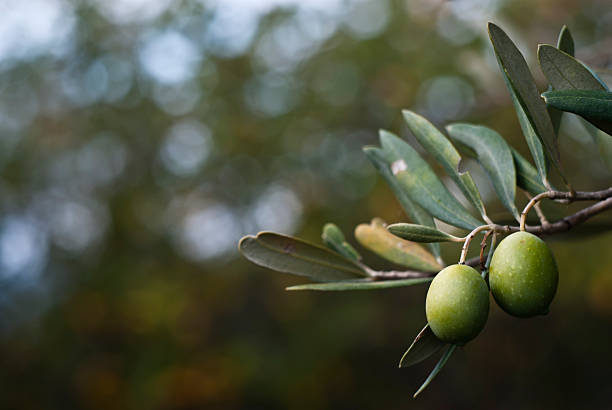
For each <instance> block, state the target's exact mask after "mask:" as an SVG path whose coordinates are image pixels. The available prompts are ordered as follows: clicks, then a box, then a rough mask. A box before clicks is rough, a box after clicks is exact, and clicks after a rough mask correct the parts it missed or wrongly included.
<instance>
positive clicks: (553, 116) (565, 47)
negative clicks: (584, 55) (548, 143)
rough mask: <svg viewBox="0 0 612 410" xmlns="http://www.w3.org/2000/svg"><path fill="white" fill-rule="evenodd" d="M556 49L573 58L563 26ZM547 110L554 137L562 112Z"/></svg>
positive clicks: (557, 131)
mask: <svg viewBox="0 0 612 410" xmlns="http://www.w3.org/2000/svg"><path fill="white" fill-rule="evenodd" d="M557 48H558V49H559V50H561V51H563V52H565V53H567V54H569V55H571V56H572V57H573V56H574V39H573V38H572V34H571V33H570V31H569V29H568V28H567V26H563V27H562V28H561V31H560V32H559V38H558V39H557ZM548 90H549V91H550V90H552V86H551V85H549V86H548ZM547 108H548V114H549V115H550V121H551V122H552V125H553V129H554V131H555V135H559V126H560V125H561V117H562V115H563V111H559V110H555V109H554V108H552V107H547Z"/></svg>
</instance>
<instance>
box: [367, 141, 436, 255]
mask: <svg viewBox="0 0 612 410" xmlns="http://www.w3.org/2000/svg"><path fill="white" fill-rule="evenodd" d="M363 152H364V153H365V154H366V156H367V157H368V159H369V160H370V162H372V164H373V165H374V168H376V170H377V171H378V172H379V173H380V174H381V175H382V176H383V178H384V179H385V182H387V184H388V185H389V187H391V190H392V191H393V193H394V194H395V197H396V198H397V200H398V201H399V203H400V205H401V206H402V208H403V209H404V211H405V212H406V213H407V214H408V216H409V217H410V219H412V221H413V222H416V223H418V224H420V225H426V226H431V227H435V226H436V225H435V223H434V220H433V218H432V217H431V215H430V214H429V212H427V211H426V210H424V209H423V208H422V207H421V206H420V205H418V204H417V203H416V202H414V201H413V200H411V199H410V197H409V196H408V194H407V193H406V192H405V191H404V189H403V188H402V187H401V186H400V184H399V181H398V180H397V179H395V177H394V176H393V174H392V173H391V164H392V163H393V162H394V161H395V160H397V159H398V157H397V156H396V155H395V153H394V152H392V153H388V154H387V155H385V153H384V152H383V150H382V149H381V148H377V147H363ZM428 246H429V248H430V249H431V251H432V252H433V254H434V255H435V256H436V257H437V258H439V257H440V245H438V244H437V243H430V244H429V245H428Z"/></svg>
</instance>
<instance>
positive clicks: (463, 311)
mask: <svg viewBox="0 0 612 410" xmlns="http://www.w3.org/2000/svg"><path fill="white" fill-rule="evenodd" d="M425 313H426V315H427V322H428V323H429V327H431V330H432V331H433V332H434V334H435V335H436V336H437V337H438V339H440V340H442V341H444V342H448V343H466V342H468V341H470V340H472V339H473V338H475V337H476V336H477V335H478V333H480V331H481V330H482V328H483V327H484V325H485V323H486V322H487V317H488V316H489V289H488V288H487V284H486V283H485V281H484V279H483V278H482V277H481V276H480V273H478V272H477V271H476V270H475V269H474V268H471V267H469V266H467V265H451V266H448V267H446V268H444V269H442V270H441V271H440V273H438V274H437V275H436V277H435V278H434V280H433V281H432V282H431V285H430V286H429V290H428V291H427V299H426V301H425Z"/></svg>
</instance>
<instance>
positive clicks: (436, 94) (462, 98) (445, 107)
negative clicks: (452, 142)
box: [420, 77, 474, 122]
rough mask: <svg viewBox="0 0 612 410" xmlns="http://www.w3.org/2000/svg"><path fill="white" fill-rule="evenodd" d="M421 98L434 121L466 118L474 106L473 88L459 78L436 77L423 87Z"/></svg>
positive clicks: (428, 115) (428, 114) (429, 116)
mask: <svg viewBox="0 0 612 410" xmlns="http://www.w3.org/2000/svg"><path fill="white" fill-rule="evenodd" d="M420 93H421V98H420V99H422V100H424V101H422V103H424V105H425V108H426V110H427V114H426V116H427V117H428V118H430V119H431V120H433V121H438V122H442V121H447V120H452V119H456V118H459V117H463V116H465V115H466V114H467V113H469V111H470V109H471V108H472V106H473V104H474V90H473V88H472V86H471V85H470V84H469V83H468V82H466V81H465V80H462V79H461V78H459V77H436V78H434V79H433V80H430V81H427V82H426V83H425V84H424V85H423V86H422V87H421V92H420Z"/></svg>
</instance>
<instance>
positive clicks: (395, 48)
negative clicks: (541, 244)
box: [0, 0, 612, 409]
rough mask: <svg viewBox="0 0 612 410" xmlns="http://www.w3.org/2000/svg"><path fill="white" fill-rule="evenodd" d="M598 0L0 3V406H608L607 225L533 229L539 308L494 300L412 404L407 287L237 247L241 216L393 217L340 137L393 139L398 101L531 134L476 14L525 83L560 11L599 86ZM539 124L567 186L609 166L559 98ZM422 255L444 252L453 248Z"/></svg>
mask: <svg viewBox="0 0 612 410" xmlns="http://www.w3.org/2000/svg"><path fill="white" fill-rule="evenodd" d="M609 6H610V3H609V1H605V0H600V1H581V0H562V1H553V0H547V1H538V2H534V1H527V0H522V1H502V0H481V1H478V0H458V1H452V2H444V1H439V0H438V1H425V0H422V1H417V0H413V1H395V0H393V1H391V0H375V1H374V0H373V1H366V0H345V1H343V0H316V1H302V2H300V1H295V0H214V1H204V0H201V1H196V0H191V1H189V0H183V1H181V0H157V1H145V0H115V1H107V0H81V1H76V0H75V1H64V0H35V1H34V0H31V1H27V2H25V1H20V0H4V1H1V2H0V170H1V174H0V407H1V408H6V409H42V408H44V409H70V408H90V409H113V408H118V409H192V408H193V409H196V408H206V409H400V408H414V409H417V408H424V409H425V408H427V409H434V408H441V409H445V408H454V409H491V408H500V409H519V408H520V409H548V408H550V409H560V408H568V409H576V408H610V406H611V404H610V396H611V393H612V386H611V383H610V379H609V377H610V368H611V366H612V353H611V352H610V345H611V342H612V326H611V325H612V297H611V295H612V272H611V270H612V253H611V252H610V244H611V239H612V236H611V235H610V234H599V235H597V236H590V237H589V238H586V236H585V235H586V234H588V233H590V231H591V229H590V228H589V227H586V228H580V229H576V230H575V232H574V233H573V235H571V236H569V237H564V238H561V239H564V240H563V241H561V240H557V238H554V239H553V238H551V241H550V244H551V246H552V249H553V251H554V253H555V255H556V257H557V260H558V263H559V266H560V270H561V279H560V288H559V292H558V295H557V298H556V299H555V301H554V303H553V305H552V307H551V312H550V314H549V315H548V316H546V317H538V318H535V319H530V320H518V319H514V318H511V317H509V316H508V315H506V314H505V313H503V312H501V311H500V310H499V309H498V308H497V307H495V306H494V305H493V307H492V311H491V314H490V318H489V321H488V324H487V326H486V328H485V330H484V331H483V333H482V334H481V336H479V337H478V338H477V339H476V340H474V341H473V342H471V343H469V344H468V345H467V346H466V347H465V348H462V349H458V350H457V352H456V353H455V355H454V356H453V357H452V358H451V360H450V361H449V363H448V364H447V366H446V368H445V369H444V371H443V372H442V373H441V374H440V375H439V376H438V378H437V379H436V380H435V382H434V383H432V385H430V387H429V389H428V390H427V391H425V393H423V394H422V396H421V397H419V398H418V399H417V400H413V399H412V398H411V396H412V394H413V393H414V391H415V390H416V389H417V388H418V386H419V385H420V383H421V382H422V381H423V380H424V379H425V378H426V376H427V374H428V372H429V371H430V369H431V368H432V367H433V366H434V364H435V359H431V360H428V361H426V362H424V363H422V364H420V365H417V366H415V367H414V368H411V369H398V368H397V363H398V361H399V359H400V357H401V355H402V353H403V352H404V350H405V349H406V348H407V347H408V345H409V344H410V342H411V341H412V339H413V337H414V336H415V335H416V333H417V332H418V331H419V330H420V329H421V328H422V326H423V325H424V323H425V314H424V299H425V292H426V286H419V287H410V288H399V289H392V290H380V291H370V292H343V293H316V292H303V293H298V292H295V293H288V292H285V291H284V288H285V287H286V286H289V285H292V284H298V283H302V282H303V280H302V279H300V278H296V277H291V276H287V275H283V274H278V273H274V272H269V271H266V270H264V269H261V268H258V267H256V266H254V265H252V264H250V263H248V262H247V261H246V260H244V259H242V258H240V256H239V255H238V252H237V241H238V239H239V238H240V237H241V236H242V235H245V234H250V233H255V232H257V231H259V230H274V231H278V232H283V233H286V234H292V235H296V236H300V237H303V238H306V239H308V240H311V241H314V242H318V241H319V235H320V229H321V227H322V225H323V224H324V223H325V222H328V221H334V222H336V223H337V224H338V225H339V226H340V227H341V228H342V229H343V230H344V231H345V233H346V234H347V237H348V238H349V240H350V241H351V242H353V243H355V242H354V240H353V237H352V230H353V228H354V226H355V225H357V224H359V223H363V222H367V221H369V220H370V219H371V218H372V217H374V216H380V217H382V218H384V219H385V220H387V221H388V222H398V221H402V220H405V216H404V215H403V213H402V211H401V209H400V208H399V206H398V204H397V202H396V201H395V199H394V198H393V197H392V194H391V192H390V190H389V189H388V188H387V187H386V186H385V185H384V184H383V182H382V180H381V178H379V177H377V176H376V174H375V172H374V169H373V168H372V167H371V165H370V164H369V163H368V162H367V160H366V158H365V156H364V155H363V154H362V152H361V146H362V145H366V144H374V143H376V142H377V130H378V129H380V128H385V129H389V130H392V131H394V132H397V133H400V134H401V135H403V136H406V137H408V138H409V136H408V134H407V131H406V129H405V126H404V124H403V122H402V119H401V114H400V111H401V109H403V108H410V109H413V110H415V111H417V112H419V113H421V114H423V115H425V116H426V117H428V118H429V119H431V120H432V121H434V122H435V123H436V124H438V125H444V124H445V123H447V122H450V121H457V120H464V121H473V122H478V123H482V124H485V125H488V126H491V127H493V128H494V129H496V130H497V131H499V132H500V133H501V134H502V135H504V136H505V137H506V138H507V139H508V140H509V141H510V142H511V143H512V144H513V145H514V146H515V147H516V148H517V149H519V150H520V151H521V152H522V153H524V154H525V155H527V154H528V151H527V148H526V145H525V143H524V141H523V139H522V137H521V133H520V129H519V126H518V122H517V120H516V117H515V114H514V111H513V109H512V107H511V105H510V99H509V96H508V94H507V91H506V88H505V86H504V84H503V81H502V78H501V76H500V74H499V71H498V69H497V64H496V61H495V58H494V55H493V53H492V50H491V47H490V45H489V42H488V39H487V34H486V22H487V21H488V20H492V21H494V22H496V23H498V24H499V25H501V26H502V27H503V28H504V29H505V30H506V31H507V32H508V33H509V34H510V36H511V37H512V38H513V39H514V40H515V41H516V42H517V44H518V45H519V47H521V49H522V50H523V52H524V53H525V54H526V55H527V58H528V62H529V63H530V65H531V66H532V68H533V72H534V74H535V75H536V78H537V79H538V81H539V82H540V84H541V87H542V88H543V87H544V81H543V77H542V74H541V73H540V71H539V69H538V68H537V67H536V65H535V52H536V48H537V44H538V43H553V44H554V43H555V41H556V36H557V33H558V32H559V29H560V28H561V26H562V25H563V24H567V25H568V26H569V27H570V29H571V31H572V33H573V34H574V37H575V40H576V43H577V56H578V57H579V58H582V59H583V60H584V61H586V62H587V63H589V64H591V65H592V66H593V67H595V68H597V69H600V73H601V75H602V78H603V79H604V80H605V81H607V82H610V80H611V77H610V76H609V73H610V71H609V70H610V69H611V68H612V64H611V61H612V60H611V56H612V54H611V50H612V47H611V41H612V24H611V23H612V9H611V8H610V7H609ZM409 139H410V138H409ZM560 143H561V146H562V157H563V161H564V163H565V165H566V168H567V169H569V170H571V177H570V179H571V181H572V183H573V185H574V186H575V187H576V188H577V189H581V190H591V189H593V190H594V189H603V188H606V187H607V186H609V185H610V180H611V174H610V172H609V171H608V170H607V168H606V167H605V165H604V161H602V159H601V158H600V156H599V154H598V151H597V147H596V146H595V145H594V144H593V143H592V141H591V139H590V137H589V136H588V134H586V133H585V132H584V130H583V129H582V128H581V125H580V124H579V123H578V122H577V121H576V119H575V118H570V117H569V116H566V117H565V118H564V122H563V125H562V133H561V136H560ZM466 166H467V168H468V169H470V170H471V171H472V172H473V174H474V177H475V179H476V182H477V184H478V185H479V187H480V189H481V192H482V194H483V196H484V197H485V199H486V201H487V206H488V209H489V210H492V211H493V212H492V213H493V215H495V216H497V218H498V220H504V218H507V215H506V214H504V212H503V208H502V207H501V205H500V204H499V202H497V201H496V199H495V198H494V194H493V192H492V187H491V186H490V184H489V182H488V181H487V180H486V176H484V174H483V172H482V171H481V170H480V168H478V166H475V164H474V163H472V162H469V161H468V162H467V164H466ZM555 182H556V183H557V184H559V182H558V180H555ZM518 202H519V204H522V203H524V202H525V198H524V197H521V196H519V200H518ZM564 208H565V207H563V206H549V207H548V208H546V209H547V211H548V212H549V213H550V217H551V219H555V218H556V217H558V216H559V215H561V214H562V213H563V212H567V210H566V209H564ZM572 209H576V207H575V206H574V207H573V208H572ZM606 220H609V217H607V219H606V216H605V215H602V216H599V217H597V218H595V219H594V220H593V221H592V223H591V224H590V226H591V227H595V228H596V227H597V226H600V227H601V226H603V224H604V222H605V221H606ZM444 252H445V253H444V255H445V257H446V260H447V262H449V263H451V262H452V261H453V260H455V259H456V258H458V254H459V249H457V247H455V246H450V247H445V248H444ZM368 261H369V262H371V264H372V265H374V266H376V267H379V268H386V267H388V265H386V264H385V263H383V262H382V261H380V260H377V259H375V258H374V257H370V256H368Z"/></svg>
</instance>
